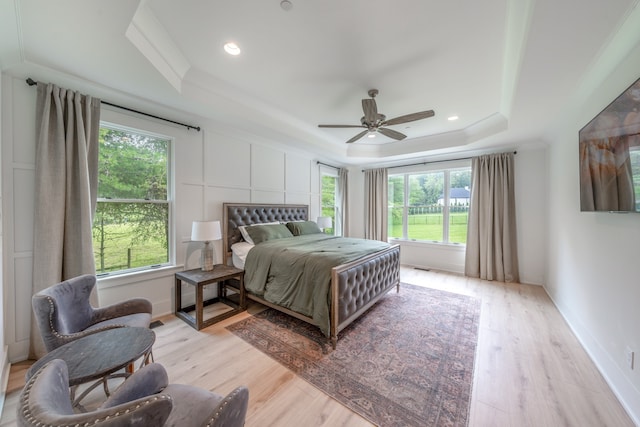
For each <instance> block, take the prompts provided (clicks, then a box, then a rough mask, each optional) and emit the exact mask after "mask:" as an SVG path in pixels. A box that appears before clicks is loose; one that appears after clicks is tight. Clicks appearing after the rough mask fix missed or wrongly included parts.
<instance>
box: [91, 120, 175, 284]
mask: <svg viewBox="0 0 640 427" xmlns="http://www.w3.org/2000/svg"><path fill="white" fill-rule="evenodd" d="M99 143H100V150H99V158H98V165H99V171H98V203H97V207H96V215H95V218H94V221H93V250H94V254H95V261H96V271H97V273H98V274H106V273H114V272H120V271H124V270H132V269H142V268H145V267H151V266H157V265H162V264H166V263H168V262H169V237H168V236H169V193H168V170H169V147H170V140H169V139H168V138H163V137H158V136H152V135H147V134H143V133H141V132H136V131H129V130H123V129H117V128H112V127H107V126H104V125H103V126H102V127H101V128H100V141H99Z"/></svg>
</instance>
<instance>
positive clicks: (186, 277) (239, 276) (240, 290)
mask: <svg viewBox="0 0 640 427" xmlns="http://www.w3.org/2000/svg"><path fill="white" fill-rule="evenodd" d="M230 279H235V280H234V282H235V281H237V286H235V284H234V286H231V285H230V284H228V282H227V281H228V280H230ZM216 282H217V283H218V296H217V297H216V298H213V299H210V300H207V301H203V296H202V295H203V288H204V287H205V286H206V285H210V284H211V283H216ZM182 283H188V284H190V285H193V286H195V288H196V304H195V305H190V306H188V307H184V308H183V307H182ZM227 286H229V287H230V288H233V289H235V290H236V291H237V293H235V294H234V295H227ZM175 292H176V305H175V310H174V314H175V315H176V316H177V317H179V318H180V319H182V320H184V321H185V322H187V323H188V324H189V325H191V326H192V327H193V328H195V329H197V330H200V329H202V328H206V327H207V326H210V325H212V324H214V323H216V322H219V321H221V320H223V319H226V318H228V317H231V316H233V315H235V314H238V313H240V312H242V311H244V310H245V308H246V306H245V296H244V270H240V269H238V268H235V267H231V266H228V265H222V264H217V265H214V266H213V270H211V271H202V270H201V269H200V268H196V269H193V270H186V271H181V272H179V273H176V287H175ZM214 303H223V304H226V305H228V306H229V307H232V308H233V310H230V311H226V312H224V313H222V314H219V315H217V316H214V317H212V318H210V319H206V320H205V319H203V310H204V307H205V306H206V305H210V304H214ZM192 310H195V318H194V316H192V315H190V314H189V313H188V312H189V311H192Z"/></svg>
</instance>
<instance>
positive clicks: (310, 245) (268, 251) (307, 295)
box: [244, 234, 389, 336]
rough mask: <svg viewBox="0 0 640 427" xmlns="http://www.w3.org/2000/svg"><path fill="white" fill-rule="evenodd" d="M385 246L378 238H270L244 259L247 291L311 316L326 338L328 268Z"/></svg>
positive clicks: (328, 299)
mask: <svg viewBox="0 0 640 427" xmlns="http://www.w3.org/2000/svg"><path fill="white" fill-rule="evenodd" d="M387 247H389V244H388V243H384V242H380V241H378V240H365V239H355V238H347V237H335V236H328V235H325V234H308V235H303V236H296V237H289V238H284V239H278V240H269V241H266V242H262V243H260V244H258V245H256V246H255V247H253V248H252V249H251V250H250V251H249V254H248V255H247V259H246V261H245V266H244V269H245V275H244V285H245V288H246V290H247V291H249V292H251V293H253V294H255V295H258V296H260V297H262V298H263V299H265V300H266V301H269V302H271V303H273V304H277V305H279V306H282V307H286V308H288V309H290V310H293V311H295V312H297V313H300V314H303V315H305V316H307V317H311V318H312V319H313V321H314V323H315V325H316V326H318V327H319V328H320V330H321V331H322V332H323V333H324V334H325V335H326V336H329V306H330V302H331V295H330V294H329V286H330V283H331V268H332V267H335V266H338V265H341V264H345V263H347V262H350V261H354V260H356V259H358V258H362V257H363V256H365V255H368V254H371V253H373V252H377V251H380V250H382V249H385V248H387Z"/></svg>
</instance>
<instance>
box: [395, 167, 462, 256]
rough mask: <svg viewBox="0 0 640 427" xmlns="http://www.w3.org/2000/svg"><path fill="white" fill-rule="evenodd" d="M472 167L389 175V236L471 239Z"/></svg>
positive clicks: (454, 239) (420, 238)
mask: <svg viewBox="0 0 640 427" xmlns="http://www.w3.org/2000/svg"><path fill="white" fill-rule="evenodd" d="M470 187H471V169H470V168H463V169H446V170H439V171H430V172H420V173H407V174H401V175H389V194H388V199H389V237H390V238H396V239H409V240H422V241H428V242H440V243H460V244H466V242H467V219H468V214H469V200H470V196H471V192H470Z"/></svg>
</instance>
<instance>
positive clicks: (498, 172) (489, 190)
mask: <svg viewBox="0 0 640 427" xmlns="http://www.w3.org/2000/svg"><path fill="white" fill-rule="evenodd" d="M513 175H514V166H513V153H502V154H491V155H484V156H479V157H474V158H473V159H472V162H471V202H470V206H469V224H468V230H467V250H466V256H465V275H467V276H470V277H478V278H481V279H485V280H498V281H500V282H518V281H519V280H520V277H519V273H518V253H517V240H516V211H515V190H514V176H513Z"/></svg>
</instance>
